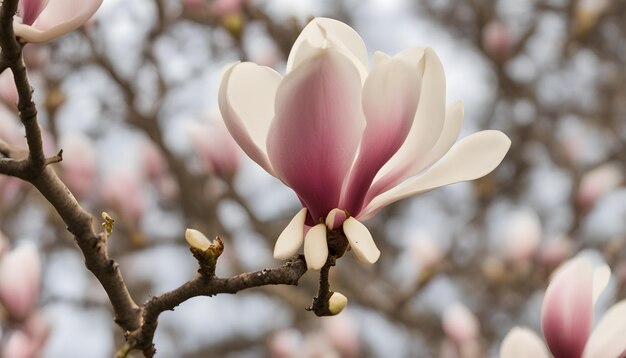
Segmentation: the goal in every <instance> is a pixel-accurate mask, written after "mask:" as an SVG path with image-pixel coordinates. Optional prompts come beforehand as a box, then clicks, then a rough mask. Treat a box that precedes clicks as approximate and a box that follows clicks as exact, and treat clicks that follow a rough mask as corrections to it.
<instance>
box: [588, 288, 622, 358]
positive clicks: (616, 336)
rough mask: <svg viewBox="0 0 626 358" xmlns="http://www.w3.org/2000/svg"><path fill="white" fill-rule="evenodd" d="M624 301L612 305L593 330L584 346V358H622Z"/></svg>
mask: <svg viewBox="0 0 626 358" xmlns="http://www.w3.org/2000/svg"><path fill="white" fill-rule="evenodd" d="M625 332H626V300H623V301H620V302H618V303H616V304H615V305H613V307H611V308H610V309H609V310H608V311H607V312H606V313H605V314H604V316H603V317H602V319H601V320H600V322H599V323H598V325H597V326H596V328H595V329H594V330H593V333H592V334H591V337H590V338H589V341H588V342H587V345H586V346H585V353H584V354H583V357H585V358H598V357H623V356H624V353H626V339H624V333H625Z"/></svg>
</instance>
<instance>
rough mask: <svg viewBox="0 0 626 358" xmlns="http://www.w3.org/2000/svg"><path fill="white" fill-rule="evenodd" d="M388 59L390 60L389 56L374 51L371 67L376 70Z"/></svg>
mask: <svg viewBox="0 0 626 358" xmlns="http://www.w3.org/2000/svg"><path fill="white" fill-rule="evenodd" d="M390 59H391V56H389V55H387V54H386V53H384V52H382V51H376V52H374V58H373V64H372V67H373V68H376V67H378V66H380V65H382V64H383V63H385V62H387V61H388V60H390Z"/></svg>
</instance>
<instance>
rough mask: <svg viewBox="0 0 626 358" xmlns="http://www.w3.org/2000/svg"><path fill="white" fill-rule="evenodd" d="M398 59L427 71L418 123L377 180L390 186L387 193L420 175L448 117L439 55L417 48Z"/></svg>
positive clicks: (414, 124) (428, 49) (416, 117)
mask: <svg viewBox="0 0 626 358" xmlns="http://www.w3.org/2000/svg"><path fill="white" fill-rule="evenodd" d="M422 54H423V55H422ZM397 57H400V58H403V59H406V60H408V61H411V62H412V63H413V64H414V65H415V66H418V67H419V69H420V70H421V71H423V75H422V88H421V95H420V100H419V105H418V107H417V112H416V114H415V120H414V121H413V126H412V127H411V131H410V132H409V135H408V137H407V139H406V141H405V142H404V144H403V145H402V147H401V148H400V149H399V150H398V152H397V153H396V154H395V155H394V156H393V157H392V158H391V160H389V162H388V163H387V164H386V165H385V166H384V167H383V168H382V170H381V171H380V173H379V174H378V176H377V180H378V179H381V180H384V181H387V182H388V183H387V184H386V185H385V189H387V188H390V187H393V185H395V184H397V183H400V182H402V181H403V180H404V179H406V178H408V177H410V176H413V175H416V174H417V173H418V172H419V171H418V168H416V166H417V165H418V163H417V161H418V160H419V158H421V157H422V156H424V155H426V153H427V152H428V151H429V150H430V149H431V148H432V147H433V145H434V144H435V143H436V142H437V140H438V139H439V136H440V134H441V131H442V129H443V124H444V121H445V116H446V77H445V74H444V71H443V66H442V65H441V61H440V60H439V57H437V54H435V52H434V51H433V50H432V49H430V48H427V49H421V48H414V49H409V50H407V51H404V52H403V53H400V54H398V56H397ZM380 192H382V191H380Z"/></svg>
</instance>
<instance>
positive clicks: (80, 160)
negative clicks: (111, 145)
mask: <svg viewBox="0 0 626 358" xmlns="http://www.w3.org/2000/svg"><path fill="white" fill-rule="evenodd" d="M61 148H63V161H62V162H61V168H62V169H63V179H64V181H65V183H66V184H67V186H68V188H69V189H70V190H71V191H72V194H74V195H75V196H76V197H77V198H78V199H85V198H87V197H89V195H90V194H91V192H92V191H93V189H94V185H95V175H96V151H95V149H94V143H93V142H92V141H91V140H90V139H89V138H88V137H86V136H84V135H83V134H81V133H71V134H68V135H66V136H64V137H63V139H62V140H61Z"/></svg>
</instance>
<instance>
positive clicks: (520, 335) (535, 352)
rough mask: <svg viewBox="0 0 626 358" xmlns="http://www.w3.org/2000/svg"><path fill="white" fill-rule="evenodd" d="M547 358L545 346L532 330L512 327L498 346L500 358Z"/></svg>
mask: <svg viewBox="0 0 626 358" xmlns="http://www.w3.org/2000/svg"><path fill="white" fill-rule="evenodd" d="M526 357H533V358H549V357H550V354H549V353H548V350H547V349H546V345H545V344H543V341H542V340H541V338H539V336H538V335H537V334H536V333H535V332H533V331H532V330H530V329H528V328H524V327H513V329H511V330H510V331H509V333H508V334H507V335H506V337H504V340H503V341H502V344H501V345H500V358H526Z"/></svg>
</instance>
